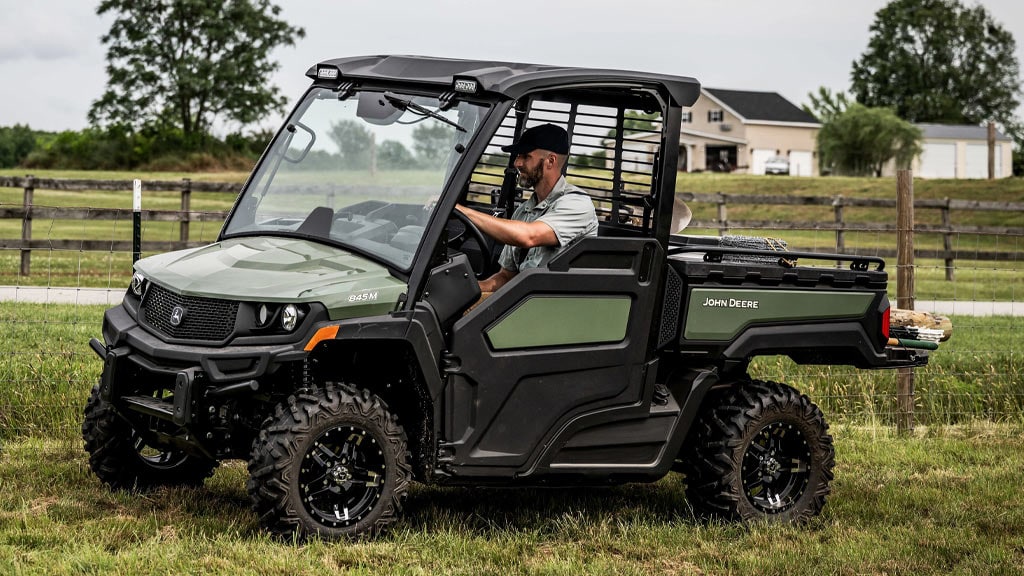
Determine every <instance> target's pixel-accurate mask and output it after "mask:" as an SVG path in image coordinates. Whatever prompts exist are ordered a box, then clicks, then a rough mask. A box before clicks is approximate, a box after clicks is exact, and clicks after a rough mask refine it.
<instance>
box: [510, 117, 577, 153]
mask: <svg viewBox="0 0 1024 576" xmlns="http://www.w3.org/2000/svg"><path fill="white" fill-rule="evenodd" d="M538 148H539V149H541V150H550V151H552V152H554V153H555V154H568V153H569V134H567V133H566V131H565V129H564V128H561V127H560V126H555V125H554V124H541V125H539V126H534V127H533V128H530V129H528V130H526V131H525V132H523V133H522V135H520V136H519V141H518V142H513V143H512V144H509V145H508V146H502V147H501V150H502V151H503V152H508V153H510V154H512V155H515V154H526V153H528V152H531V151H533V150H537V149H538Z"/></svg>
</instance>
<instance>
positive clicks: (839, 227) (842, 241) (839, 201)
mask: <svg viewBox="0 0 1024 576" xmlns="http://www.w3.org/2000/svg"><path fill="white" fill-rule="evenodd" d="M832 211H833V212H835V220H836V254H843V253H845V252H846V232H845V231H844V230H843V195H842V194H840V195H838V196H836V197H835V198H834V199H833V200H832ZM842 267H843V263H842V262H836V268H842Z"/></svg>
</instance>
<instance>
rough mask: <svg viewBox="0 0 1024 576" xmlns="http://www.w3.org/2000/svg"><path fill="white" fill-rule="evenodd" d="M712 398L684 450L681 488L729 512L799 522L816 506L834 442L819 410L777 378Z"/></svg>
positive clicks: (696, 501)
mask: <svg viewBox="0 0 1024 576" xmlns="http://www.w3.org/2000/svg"><path fill="white" fill-rule="evenodd" d="M708 401H710V402H712V403H713V404H712V405H709V406H708V407H707V410H705V412H704V415H703V416H702V417H701V418H700V420H699V421H698V422H697V424H696V425H695V427H694V429H693V430H692V431H691V432H690V438H689V439H688V440H687V445H686V448H685V449H684V450H683V454H681V456H682V462H681V465H682V469H683V471H684V472H685V474H686V484H687V488H686V496H687V499H688V500H689V501H690V502H691V504H692V505H693V506H694V508H695V509H696V510H698V511H699V512H704V513H709V514H712V515H717V516H722V517H725V518H729V519H739V520H754V519H758V518H765V519H769V520H777V521H784V522H785V521H791V522H803V521H806V520H808V519H810V518H811V517H812V516H815V515H817V514H818V513H819V512H821V509H822V508H823V507H824V505H825V498H826V496H828V494H829V492H830V490H831V488H830V483H831V481H832V468H833V466H834V464H835V449H834V447H833V445H832V436H830V435H829V434H828V424H826V423H825V418H824V416H823V415H822V413H821V410H819V409H818V407H817V406H815V405H814V404H813V403H812V402H811V401H810V399H809V398H807V396H804V395H802V394H800V393H799V392H797V391H796V390H794V389H793V388H791V387H789V386H786V385H784V384H779V383H777V382H762V381H757V380H755V381H752V382H743V383H739V384H735V385H733V386H731V387H730V388H728V389H725V390H722V391H720V392H718V393H716V394H714V395H713V396H712V397H710V398H709V399H708Z"/></svg>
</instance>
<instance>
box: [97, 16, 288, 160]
mask: <svg viewBox="0 0 1024 576" xmlns="http://www.w3.org/2000/svg"><path fill="white" fill-rule="evenodd" d="M96 12H97V14H100V15H104V14H108V13H110V14H113V15H114V22H113V24H111V26H110V31H109V32H108V33H107V34H106V35H105V36H103V38H102V41H103V43H104V44H106V45H107V89H106V91H105V92H104V94H103V96H102V97H100V99H99V100H97V101H95V102H93V104H92V107H91V108H90V110H89V121H90V122H92V123H93V124H99V125H118V126H124V127H127V128H128V129H130V130H137V129H139V128H141V127H143V126H154V125H155V126H161V127H168V128H173V129H177V130H179V131H181V133H182V134H183V135H184V138H185V140H186V141H194V140H193V139H194V138H195V137H197V136H198V137H199V138H200V139H201V138H202V137H203V136H204V135H205V134H206V133H208V132H209V130H210V127H211V126H212V124H213V122H214V120H215V119H218V118H223V119H226V120H230V121H235V122H239V123H240V124H243V125H247V124H251V123H253V122H255V121H257V120H259V119H260V118H262V117H263V116H264V115H266V114H267V113H268V112H271V111H273V110H276V109H279V108H280V107H281V106H282V105H284V103H285V100H284V99H283V98H282V97H281V96H280V95H279V93H278V90H277V88H276V87H272V86H269V84H268V78H269V76H270V74H271V73H272V72H273V71H274V70H276V69H277V67H278V64H277V63H276V62H274V61H272V60H270V52H271V50H273V49H274V48H275V47H277V46H280V45H292V44H294V43H295V40H296V39H297V38H302V37H303V36H304V35H305V32H304V31H303V29H302V28H296V27H293V26H290V25H288V24H287V23H286V22H284V21H283V20H281V19H279V18H277V15H278V14H279V13H280V12H281V9H280V7H278V6H276V5H274V4H271V3H270V0H103V1H102V2H100V5H99V7H98V8H97V9H96Z"/></svg>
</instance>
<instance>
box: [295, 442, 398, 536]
mask: <svg viewBox="0 0 1024 576" xmlns="http://www.w3.org/2000/svg"><path fill="white" fill-rule="evenodd" d="M386 473H387V460H386V459H385V458H384V452H383V447H382V446H380V445H379V444H378V443H377V439H376V438H374V437H373V435H372V434H371V433H370V432H368V431H366V430H364V429H362V427H356V426H338V427H335V428H330V429H328V430H327V431H326V432H324V433H323V434H321V435H320V437H318V438H317V439H316V440H314V441H313V443H312V444H311V445H310V447H309V448H308V449H307V450H306V455H305V456H303V458H302V466H301V468H300V469H299V486H300V487H301V490H302V503H303V506H304V507H305V509H306V512H307V513H309V514H310V515H311V516H312V517H313V518H315V519H316V520H317V521H318V522H320V523H321V524H324V525H325V526H330V527H331V528H347V527H349V526H352V525H353V524H355V523H357V522H359V521H360V520H362V519H363V518H365V517H366V516H367V515H368V514H369V513H370V512H371V511H372V510H373V507H374V505H375V504H376V503H377V501H378V500H380V497H381V495H382V494H383V493H384V476H385V474H386Z"/></svg>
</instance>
